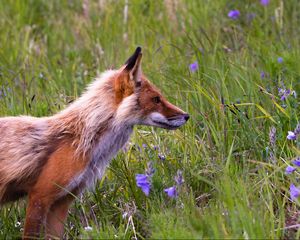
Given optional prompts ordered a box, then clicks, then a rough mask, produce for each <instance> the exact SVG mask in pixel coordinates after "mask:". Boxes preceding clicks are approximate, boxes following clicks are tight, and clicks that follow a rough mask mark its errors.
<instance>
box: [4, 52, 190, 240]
mask: <svg viewBox="0 0 300 240" xmlns="http://www.w3.org/2000/svg"><path fill="white" fill-rule="evenodd" d="M141 59H142V49H141V47H137V48H136V50H135V52H134V53H133V55H132V56H131V57H129V59H128V60H127V61H126V62H125V64H124V65H122V66H121V67H120V68H119V69H117V70H107V71H105V72H103V73H102V74H101V75H100V76H99V77H98V78H95V80H94V81H92V83H90V84H89V86H88V87H87V88H86V90H85V91H84V93H83V94H82V95H81V96H80V97H79V98H78V99H77V100H75V101H74V102H72V103H70V104H69V105H68V106H67V107H66V108H65V109H63V110H62V111H60V112H58V113H56V114H54V115H52V116H47V117H40V118H37V117H31V116H17V117H10V116H7V117H1V118H0V133H1V134H0V205H4V204H6V203H8V202H12V201H17V200H18V199H20V198H22V197H26V196H27V199H28V201H27V202H28V203H27V207H26V217H25V225H24V231H23V239H34V238H35V239H36V238H39V237H43V238H62V236H63V233H64V222H65V220H66V218H67V215H68V209H69V208H70V206H71V204H72V202H73V201H74V200H75V197H76V196H78V195H79V194H81V193H82V192H83V191H84V189H85V188H89V187H91V186H93V185H94V184H95V182H96V181H97V179H101V177H102V176H103V174H104V172H105V169H106V167H107V166H108V165H109V163H110V161H111V159H112V158H113V157H114V156H115V155H116V154H117V152H118V151H119V150H120V149H121V148H122V147H123V146H124V145H125V144H126V143H127V142H128V140H129V138H130V135H131V134H132V132H133V129H134V126H135V125H146V126H153V127H159V128H164V129H169V130H175V129H177V128H179V127H181V126H182V125H184V124H185V123H186V122H187V121H188V119H189V114H188V113H186V112H184V111H183V110H181V109H180V108H179V107H177V106H175V105H173V104H171V103H170V102H168V101H167V100H166V98H165V97H164V96H163V95H162V94H161V92H160V91H159V90H158V88H156V87H155V86H154V85H153V84H152V83H151V82H150V81H149V80H148V78H147V77H146V76H145V75H144V74H143V71H142V67H141Z"/></svg>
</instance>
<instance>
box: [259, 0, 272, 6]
mask: <svg viewBox="0 0 300 240" xmlns="http://www.w3.org/2000/svg"><path fill="white" fill-rule="evenodd" d="M269 3H270V0H260V4H261V5H263V6H267V5H269Z"/></svg>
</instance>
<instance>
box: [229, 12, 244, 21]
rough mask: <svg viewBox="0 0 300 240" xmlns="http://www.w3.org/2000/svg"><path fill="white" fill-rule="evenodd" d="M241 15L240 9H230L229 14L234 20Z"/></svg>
mask: <svg viewBox="0 0 300 240" xmlns="http://www.w3.org/2000/svg"><path fill="white" fill-rule="evenodd" d="M240 15H241V14H240V11H239V10H231V11H229V13H228V15H227V16H228V17H229V18H231V19H233V20H236V19H238V18H239V17H240Z"/></svg>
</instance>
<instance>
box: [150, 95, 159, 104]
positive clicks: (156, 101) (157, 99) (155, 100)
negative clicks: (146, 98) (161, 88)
mask: <svg viewBox="0 0 300 240" xmlns="http://www.w3.org/2000/svg"><path fill="white" fill-rule="evenodd" d="M152 101H153V102H154V103H160V97H158V96H157V97H154V98H152Z"/></svg>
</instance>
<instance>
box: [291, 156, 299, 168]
mask: <svg viewBox="0 0 300 240" xmlns="http://www.w3.org/2000/svg"><path fill="white" fill-rule="evenodd" d="M292 163H293V164H294V165H296V166H297V167H300V157H298V158H296V159H295V160H293V161H292Z"/></svg>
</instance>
